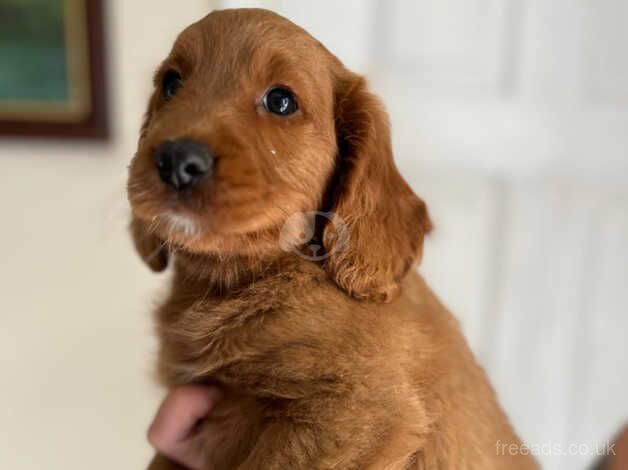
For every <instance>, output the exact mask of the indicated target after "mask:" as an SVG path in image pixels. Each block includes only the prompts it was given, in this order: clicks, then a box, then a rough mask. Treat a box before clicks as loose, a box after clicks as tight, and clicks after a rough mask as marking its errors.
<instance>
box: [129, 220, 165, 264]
mask: <svg viewBox="0 0 628 470" xmlns="http://www.w3.org/2000/svg"><path fill="white" fill-rule="evenodd" d="M129 229H130V231H131V237H132V238H133V244H134V245H135V249H136V250H137V252H138V254H139V255H140V257H141V258H142V259H143V260H144V262H145V263H146V264H147V265H148V266H149V267H150V268H151V269H152V270H153V271H156V272H159V271H163V270H164V269H166V267H167V266H168V248H167V246H166V245H165V243H164V242H163V241H162V240H160V239H159V238H158V237H157V236H156V235H155V234H153V233H151V232H150V231H149V230H148V227H147V226H146V224H145V223H144V222H142V221H141V220H140V219H138V218H137V217H133V218H132V219H131V224H130V226H129Z"/></svg>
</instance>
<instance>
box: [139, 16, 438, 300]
mask: <svg viewBox="0 0 628 470" xmlns="http://www.w3.org/2000/svg"><path fill="white" fill-rule="evenodd" d="M154 82H155V90H154V93H153V95H152V97H151V99H150V103H149V108H148V111H147V113H146V118H145V121H144V125H143V127H142V131H141V136H140V140H139V145H138V150H137V154H136V155H135V157H134V158H133V161H132V162H131V166H130V170H129V183H128V190H129V200H130V202H131V206H132V209H133V214H134V220H133V223H132V228H133V230H132V233H133V236H134V239H135V241H136V246H137V247H138V249H139V251H140V253H141V254H142V256H143V257H144V258H145V259H146V260H147V261H148V262H149V264H150V265H151V267H153V268H154V269H157V270H159V269H163V268H164V267H165V266H166V263H167V258H166V256H165V252H164V250H165V249H164V248H162V247H163V246H164V245H165V244H168V245H170V246H172V245H174V246H178V247H181V248H183V249H185V250H186V251H189V252H192V253H197V254H211V255H220V256H221V257H229V256H239V255H245V256H263V255H268V254H272V253H273V252H274V251H278V250H280V249H282V248H284V249H285V245H286V240H285V238H284V239H283V240H282V243H279V234H280V233H282V227H284V225H285V223H286V221H287V220H292V221H294V220H295V218H294V214H301V213H303V214H305V213H308V212H312V211H317V210H325V211H327V212H328V213H331V214H334V217H338V219H339V220H342V221H343V222H344V223H345V224H346V228H347V233H348V237H349V239H348V240H344V241H343V246H342V249H335V248H337V247H335V246H334V245H335V244H336V243H338V237H333V236H331V234H332V232H333V230H332V228H331V227H327V228H325V227H323V228H322V229H321V230H317V231H316V232H317V233H319V234H321V235H322V240H321V244H322V245H323V247H324V248H325V249H326V252H327V253H329V256H327V257H325V259H324V261H323V263H324V265H325V267H326V269H327V270H328V271H329V273H330V274H331V276H332V277H333V278H334V279H335V280H336V282H337V283H338V285H339V286H340V287H342V288H343V289H345V290H346V291H347V292H349V293H350V294H352V295H354V296H356V297H360V298H377V299H383V300H386V299H389V298H390V297H391V296H392V294H393V293H394V291H395V290H396V288H397V285H398V282H399V281H400V279H401V278H402V277H403V275H404V274H405V273H406V272H407V270H408V269H409V268H410V266H412V265H413V263H414V262H415V260H416V259H417V258H418V257H419V256H420V251H421V245H422V239H423V234H424V233H425V232H426V231H427V230H428V229H429V225H430V224H429V219H428V216H427V212H426V210H425V206H424V204H423V203H422V201H420V200H419V199H418V198H417V197H416V196H415V195H414V194H413V193H412V191H411V190H410V188H409V187H408V185H407V184H406V183H405V182H404V181H403V179H402V178H401V177H400V175H399V173H398V172H397V170H396V168H395V166H394V163H393V160H392V153H391V148H390V136H389V131H388V123H387V118H386V115H385V112H384V111H383V109H382V108H381V106H380V104H379V102H378V101H377V99H376V98H375V97H374V96H373V95H371V94H370V93H369V92H368V91H367V90H366V86H365V83H364V80H363V79H362V78H361V77H359V76H357V75H355V74H353V73H351V72H349V71H348V70H346V69H345V68H344V67H343V66H342V64H341V63H340V62H339V61H338V60H337V59H336V58H335V57H334V56H333V55H332V54H330V53H329V52H328V51H327V50H326V49H325V48H324V47H323V46H322V45H321V44H320V43H319V42H318V41H316V40H315V39H313V38H312V37H311V36H310V35H309V34H307V33H306V32H305V31H303V30H302V29H301V28H299V27H297V26H296V25H294V24H292V23H291V22H289V21H288V20H286V19H284V18H282V17H280V16H278V15H276V14H274V13H271V12H268V11H264V10H254V9H245V10H224V11H215V12H213V13H211V14H210V15H208V16H207V17H205V18H204V19H202V20H201V21H199V22H198V23H196V24H194V25H192V26H190V27H189V28H187V29H186V30H185V31H184V32H183V33H182V34H181V35H180V36H179V38H178V39H177V41H176V43H175V45H174V47H173V49H172V51H171V53H170V55H169V56H168V57H167V58H166V60H165V61H164V62H163V63H162V65H161V66H160V68H159V70H158V71H157V73H156V75H155V80H154ZM297 219H298V218H297ZM302 223H303V224H304V227H303V228H305V224H306V223H307V221H306V220H305V219H303V221H302ZM298 232H299V229H298V228H297V230H296V231H294V233H295V236H294V237H293V238H289V240H288V244H290V243H294V245H298V244H301V243H303V240H302V239H301V237H300V236H299V235H298ZM283 233H285V230H284V231H283Z"/></svg>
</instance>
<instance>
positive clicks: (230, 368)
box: [157, 262, 430, 468]
mask: <svg viewBox="0 0 628 470" xmlns="http://www.w3.org/2000/svg"><path fill="white" fill-rule="evenodd" d="M203 288H204V290H203ZM379 313H380V312H376V311H374V310H373V306H372V305H371V304H369V303H361V302H358V301H355V300H352V299H351V298H349V297H348V296H346V295H345V294H344V293H342V292H341V291H340V290H339V289H337V288H336V287H335V286H334V285H333V284H332V283H330V282H329V281H328V280H327V277H326V275H325V274H324V273H323V272H322V271H321V270H320V269H319V268H318V267H317V266H315V265H308V264H300V263H298V262H297V263H294V264H289V265H288V266H283V267H282V269H279V270H277V271H276V272H274V273H271V274H269V275H266V276H262V277H261V278H259V279H256V280H255V281H254V282H251V283H249V284H248V285H247V286H246V287H244V288H242V289H237V290H234V291H232V292H230V293H228V294H225V293H222V294H221V293H218V292H215V291H212V290H211V289H208V288H207V286H206V285H205V286H203V283H202V282H198V281H192V280H189V279H187V280H186V278H185V276H181V275H179V274H177V275H176V276H175V279H174V286H173V291H172V294H171V296H170V298H169V299H168V300H167V301H166V302H165V304H164V305H163V306H162V307H161V308H160V309H159V310H158V312H157V322H158V333H159V336H160V340H161V344H160V346H161V349H160V358H159V372H160V375H161V378H162V380H163V381H164V382H165V383H166V384H167V385H173V384H180V383H190V382H196V383H218V384H220V385H221V386H222V387H223V388H224V389H226V390H227V393H226V394H225V399H224V400H223V401H221V403H220V404H219V407H218V409H217V410H215V411H213V412H212V415H211V417H210V420H208V422H207V423H206V428H205V429H206V436H208V437H207V439H205V440H204V446H205V449H206V452H207V453H208V455H209V454H211V455H212V461H214V462H216V459H217V453H216V452H217V449H218V448H220V449H222V450H221V451H220V455H221V457H220V458H219V460H220V461H223V462H224V465H223V466H220V465H217V466H214V467H212V468H235V467H234V466H233V465H234V463H235V462H236V461H238V460H239V459H240V458H242V456H243V455H246V454H247V453H248V452H249V451H250V450H251V448H252V446H253V445H254V443H255V442H257V440H258V438H259V436H260V435H261V434H262V433H263V432H264V430H265V429H268V428H269V427H272V428H273V429H281V430H282V431H281V432H283V430H285V429H291V430H294V429H299V428H300V427H303V428H304V430H303V431H302V432H298V436H299V437H298V439H297V441H298V442H308V444H307V445H308V446H312V448H317V449H319V451H318V457H317V459H319V460H316V463H315V461H314V460H304V461H303V462H300V463H298V464H297V463H292V464H294V465H296V466H295V467H293V468H336V467H335V464H333V463H331V462H327V460H326V459H327V458H331V457H329V456H332V455H333V456H336V457H334V458H338V456H339V455H340V456H342V459H344V461H345V463H346V465H344V464H343V465H341V466H340V467H338V468H363V467H359V466H358V465H359V462H364V461H365V459H370V458H371V454H372V452H373V451H374V449H377V448H378V447H379V446H380V445H381V442H382V437H383V436H388V435H390V434H391V433H398V432H400V431H399V430H398V429H396V428H395V426H397V425H398V424H399V423H410V424H409V427H410V428H412V427H414V426H415V427H416V429H406V431H404V435H407V436H414V437H413V438H412V446H411V447H412V448H414V449H416V448H417V446H418V440H417V441H415V439H418V435H420V434H423V433H424V432H425V431H426V424H427V423H428V422H429V421H430V420H429V419H428V417H427V416H426V413H425V411H424V410H423V408H422V406H421V404H420V403H419V402H418V401H417V397H416V396H415V393H414V390H413V389H414V387H413V385H412V384H411V383H410V381H409V379H408V378H407V375H408V374H407V373H406V371H404V370H403V369H402V365H401V363H402V362H403V361H399V360H398V358H394V357H393V354H394V353H393V351H394V348H393V346H392V344H393V343H392V342H391V341H390V338H393V337H395V335H392V334H391V331H390V328H391V326H390V323H389V322H387V321H386V320H385V319H386V318H387V316H386V315H381V314H379ZM395 339H396V341H397V342H398V341H399V336H398V335H397V336H396V337H395ZM365 410H369V411H368V413H366V412H365ZM280 423H283V424H280ZM406 425H407V424H406ZM277 426H279V427H278V428H277ZM242 430H246V433H244V434H243V432H242ZM278 438H279V437H278ZM286 439H290V438H289V437H286ZM309 440H311V442H310V441H309ZM218 441H219V442H218ZM226 442H229V444H228V445H226V444H225V443H226ZM349 443H351V444H350V445H349ZM295 445H297V444H295ZM299 445H300V444H299ZM303 458H304V459H306V458H307V459H312V458H313V457H312V456H311V455H310V452H309V451H305V450H304V451H303ZM292 464H291V465H292ZM354 465H355V466H354ZM268 468H273V467H272V465H271V466H270V467H268Z"/></svg>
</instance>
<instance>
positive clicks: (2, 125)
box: [0, 0, 110, 141]
mask: <svg viewBox="0 0 628 470" xmlns="http://www.w3.org/2000/svg"><path fill="white" fill-rule="evenodd" d="M103 3H104V2H103V1H102V0H85V14H86V22H87V43H88V44H87V50H88V56H89V57H88V62H89V93H90V100H91V106H90V112H89V114H88V116H87V118H85V119H83V120H82V121H79V122H50V121H16V120H0V136H14V137H34V138H51V137H52V138H77V139H93V140H103V141H104V140H107V139H108V138H109V136H110V128H109V120H108V111H109V110H108V96H109V89H108V80H107V76H106V54H107V50H106V46H105V25H104V23H105V21H104V15H105V12H104V5H103Z"/></svg>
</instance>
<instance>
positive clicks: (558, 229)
mask: <svg viewBox="0 0 628 470" xmlns="http://www.w3.org/2000/svg"><path fill="white" fill-rule="evenodd" d="M210 3H211V2H210V1H209V0H186V1H185V2H178V3H177V4H176V5H174V4H173V3H172V2H167V1H165V0H150V1H149V0H133V1H123V0H115V1H113V2H111V3H109V2H108V4H110V20H111V21H110V37H111V38H112V44H111V47H110V50H111V59H112V60H111V62H112V63H111V75H112V78H113V85H114V86H113V88H114V90H113V91H114V94H113V101H114V103H113V104H114V106H113V113H112V115H113V123H114V135H115V139H114V140H113V141H112V142H111V143H110V144H107V145H90V144H74V143H72V144H65V143H52V142H48V141H44V142H39V143H33V142H25V141H2V142H0V211H1V212H0V213H1V214H2V215H3V223H2V231H0V241H1V242H2V245H1V246H2V247H3V253H2V255H0V260H2V261H1V264H0V370H1V371H2V374H0V398H1V399H0V423H2V424H1V425H0V466H1V467H3V468H4V467H6V468H14V469H38V468H44V467H48V468H50V467H52V468H64V469H73V468H76V469H82V468H95V469H98V468H103V469H104V468H129V469H130V468H141V467H142V465H143V463H144V462H146V460H147V458H148V456H149V454H150V451H149V449H148V447H147V445H146V444H145V443H144V439H143V434H144V429H145V427H146V425H147V423H148V421H149V420H150V417H151V415H152V413H153V412H154V410H155V407H156V404H157V401H158V398H159V392H158V391H157V390H156V389H155V388H154V387H152V386H151V382H150V378H149V372H150V365H151V351H152V350H153V344H152V342H151V340H150V328H151V322H150V318H149V312H150V307H151V304H152V302H153V299H154V298H155V295H156V294H157V293H158V291H159V286H161V285H163V281H164V279H163V277H159V276H154V275H152V274H150V273H148V272H147V270H145V269H144V267H143V266H142V265H141V264H140V262H139V261H138V260H137V258H136V257H135V255H134V254H133V252H132V250H131V247H130V244H129V242H128V240H127V237H126V234H125V231H124V225H125V223H126V213H127V211H126V202H125V200H124V180H125V167H126V164H127V162H128V160H129V158H130V156H131V154H132V152H133V150H134V147H135V139H136V134H137V129H138V127H139V122H140V119H141V115H142V113H143V110H144V102H145V99H146V97H147V95H148V88H149V84H150V76H151V74H152V71H153V69H154V67H155V65H156V64H157V62H158V61H159V60H160V59H161V58H162V57H163V55H164V54H165V52H166V51H167V49H168V48H169V46H170V44H171V42H172V40H173V38H174V36H175V34H176V33H177V32H178V31H179V30H181V28H182V27H183V26H185V25H187V24H188V23H190V22H191V21H193V20H195V19H197V18H198V17H200V16H201V15H202V14H204V13H205V12H206V11H208V9H209V6H210ZM220 3H221V4H223V5H227V6H244V5H245V4H249V5H259V4H262V5H263V6H266V7H269V8H275V9H277V10H278V11H279V12H281V13H284V14H286V15H287V16H289V17H290V18H292V19H294V20H295V21H297V22H299V23H300V24H301V25H303V26H305V27H306V29H308V30H310V31H311V32H312V33H313V34H314V35H315V36H317V37H318V38H320V39H321V40H322V41H323V42H324V43H325V44H327V45H328V46H329V48H330V49H331V50H332V51H334V52H336V53H337V54H338V55H339V56H340V58H341V59H343V60H344V61H345V62H346V63H347V64H348V65H349V66H351V67H353V68H355V69H357V70H358V71H362V72H366V73H368V74H369V76H370V77H371V78H372V79H373V80H372V81H373V84H374V86H375V88H376V90H377V92H378V93H380V94H381V95H382V96H383V98H384V100H385V102H386V105H387V106H388V108H389V110H390V111H391V114H392V121H393V135H394V139H395V148H396V156H397V159H398V162H399V164H400V167H401V168H402V171H403V173H404V175H405V176H406V177H407V178H408V180H409V181H410V183H411V184H412V185H413V187H414V188H415V189H416V191H417V193H419V194H420V195H421V196H423V197H424V198H425V200H426V201H427V203H428V206H429V207H430V209H431V213H432V216H433V218H434V220H435V222H436V227H437V229H436V231H435V233H434V234H433V236H432V237H431V238H430V240H429V241H428V243H427V246H426V250H425V261H424V265H423V267H422V268H421V269H422V271H424V272H425V274H426V277H427V279H428V281H429V282H430V283H431V284H432V285H433V286H434V287H435V289H436V291H437V293H438V294H439V295H441V297H442V298H443V299H444V300H445V302H446V303H447V304H448V305H450V306H451V307H452V309H453V310H454V312H455V313H456V314H457V315H458V317H459V318H460V319H461V321H462V324H463V327H464V330H465V332H466V333H467V335H468V337H469V339H470V342H471V345H472V346H473V348H474V349H475V351H476V352H477V353H478V355H479V357H480V360H481V362H482V363H483V364H485V366H486V367H487V369H488V372H489V375H490V376H491V379H492V381H493V383H494V384H495V386H496V388H497V391H498V393H499V395H500V397H501V400H502V402H503V404H504V406H505V408H506V410H507V412H508V413H509V415H510V416H511V417H512V420H513V422H514V424H515V426H516V427H517V429H518V430H519V431H520V433H521V435H522V437H523V438H524V439H525V440H526V441H527V442H529V443H531V444H539V445H546V444H548V443H549V444H559V445H561V446H562V448H563V450H565V451H566V450H567V446H568V445H570V444H576V445H578V444H586V445H589V446H590V447H591V448H592V450H594V446H595V444H597V443H600V442H603V441H605V440H606V439H607V438H609V437H610V435H611V434H612V433H613V432H614V431H615V430H616V429H617V428H618V426H619V425H620V424H621V423H622V422H625V420H626V418H627V417H628V402H627V401H626V400H625V390H626V389H628V368H626V367H625V365H624V364H623V361H624V359H625V357H626V356H627V355H628V346H627V345H626V341H625V334H626V333H625V332H626V331H628V294H627V293H628V290H626V285H628V248H627V246H626V240H628V192H627V191H626V187H627V185H626V183H627V182H628V154H627V150H626V149H628V133H627V132H626V129H628V101H627V99H626V98H627V97H628V88H627V86H626V84H627V83H628V81H627V80H626V77H628V61H626V57H627V56H626V55H625V47H624V46H625V43H626V42H625V40H626V36H625V34H626V33H625V32H626V31H628V28H627V27H626V25H628V16H627V15H628V9H626V7H625V5H624V3H623V2H621V1H620V0H600V1H598V2H596V7H595V8H593V7H591V5H590V2H589V1H588V0H576V1H573V0H556V1H552V2H547V1H545V0H529V1H522V0H473V1H470V0H447V1H444V0H443V1H436V0H416V1H414V0H347V1H342V2H339V1H337V0H318V1H316V2H312V1H306V0H302V1H297V0H266V1H247V2H243V1H236V0H233V1H231V0H225V1H222V2H220ZM348 26H349V27H348ZM7 423H8V424H7ZM114 456H115V457H114ZM592 459H593V456H591V455H586V454H582V453H581V454H576V455H559V454H558V453H554V454H553V455H545V456H541V460H542V462H543V464H544V468H550V469H569V470H571V469H574V468H583V467H584V466H585V465H586V463H587V462H589V461H591V460H592Z"/></svg>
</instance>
